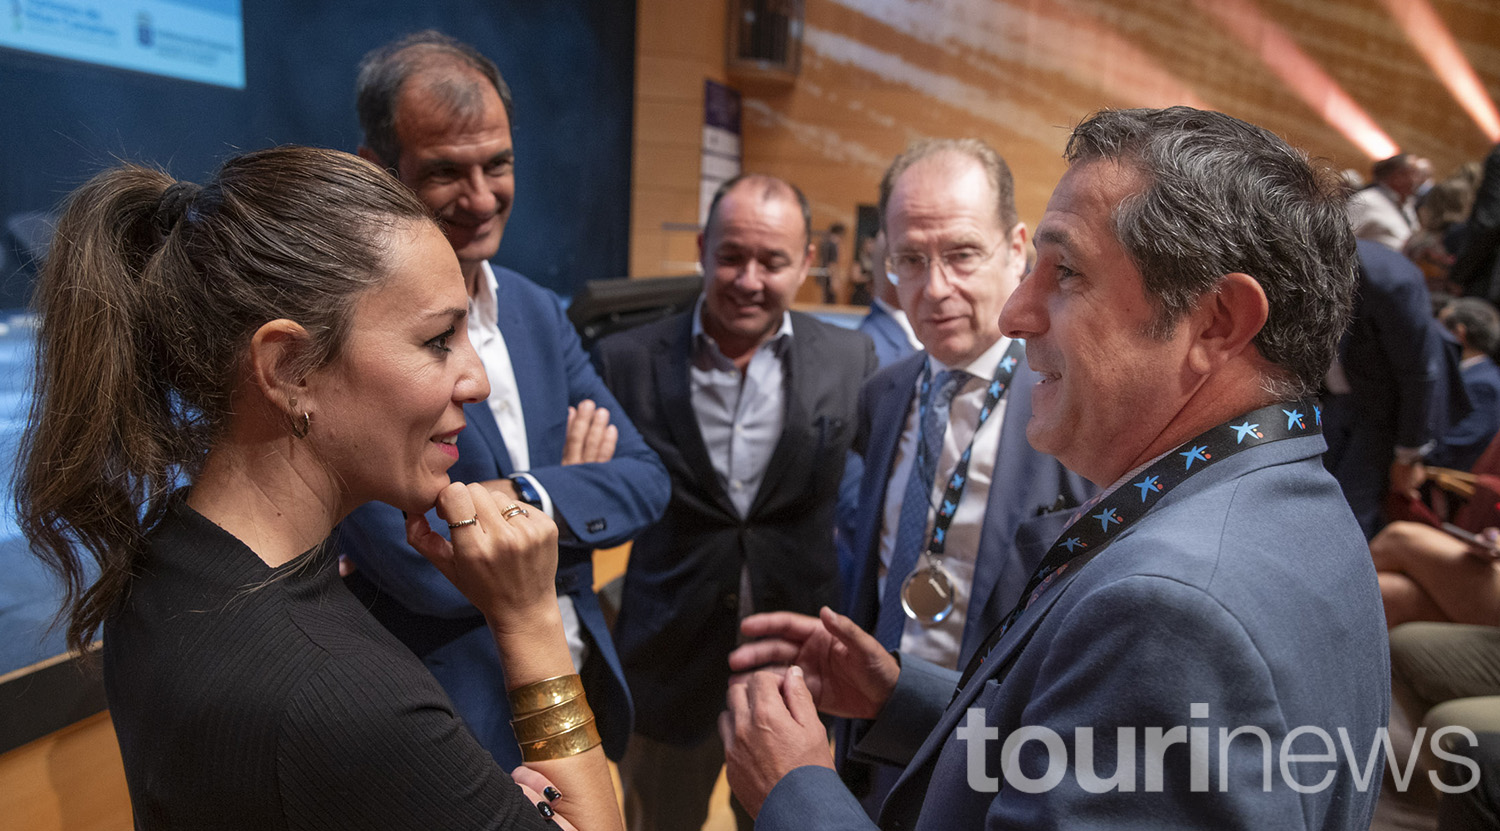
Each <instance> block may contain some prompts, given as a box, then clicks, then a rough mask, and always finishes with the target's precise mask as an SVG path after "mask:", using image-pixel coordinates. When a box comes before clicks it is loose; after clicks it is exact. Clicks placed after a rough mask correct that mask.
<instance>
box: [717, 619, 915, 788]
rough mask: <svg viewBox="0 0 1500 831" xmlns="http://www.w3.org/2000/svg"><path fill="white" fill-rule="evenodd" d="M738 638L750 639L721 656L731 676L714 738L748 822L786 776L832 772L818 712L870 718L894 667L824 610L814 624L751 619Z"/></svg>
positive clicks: (866, 637) (891, 683)
mask: <svg viewBox="0 0 1500 831" xmlns="http://www.w3.org/2000/svg"><path fill="white" fill-rule="evenodd" d="M740 631H741V632H742V633H743V634H744V635H745V637H747V638H751V639H753V640H752V642H751V643H747V644H745V645H744V646H741V647H739V648H738V649H736V650H734V652H732V653H730V655H729V668H730V669H731V670H733V671H734V672H735V673H736V674H735V675H733V676H732V677H731V678H730V679H729V695H728V709H727V710H726V711H725V712H724V713H722V714H721V715H720V716H719V735H720V737H721V738H722V739H723V741H724V757H725V760H726V763H727V765H728V777H729V786H730V788H731V789H732V790H733V791H734V794H735V796H736V797H738V798H739V800H740V803H741V804H742V805H744V807H745V809H746V810H747V811H748V812H749V813H750V815H751V816H756V815H758V814H759V813H760V807H761V804H762V803H763V802H765V799H766V796H767V795H768V794H769V793H770V792H771V789H772V788H774V787H775V786H776V783H777V782H779V781H781V778H782V777H784V776H786V775H787V774H788V773H790V772H791V771H792V770H794V769H796V768H799V767H802V766H804V765H818V766H821V767H826V768H832V767H833V757H832V754H830V753H829V751H828V736H827V733H826V732H825V730H824V727H823V723H822V722H821V721H819V720H818V713H819V712H823V713H826V714H828V715H832V716H841V717H844V718H859V719H873V718H875V717H876V716H877V715H879V714H880V710H881V708H883V707H884V706H885V702H886V701H888V700H890V697H891V692H892V690H894V689H895V687H896V679H897V677H898V676H899V675H900V674H901V667H900V665H899V664H898V663H897V662H896V659H895V658H894V657H893V656H892V655H891V654H890V653H889V652H886V650H885V649H884V647H882V646H881V645H880V642H879V641H877V640H875V638H874V637H872V636H871V635H870V634H869V633H867V632H865V631H864V630H863V629H860V628H859V627H858V626H856V625H855V624H854V621H852V620H850V619H849V618H847V617H844V616H843V615H840V614H838V613H836V612H834V611H833V610H832V609H829V608H827V607H824V608H823V609H822V610H821V612H820V613H819V616H818V617H810V616H808V615H799V614H795V613H792V612H770V613H767V614H759V615H751V616H750V617H747V618H745V619H744V620H743V621H741V623H740ZM757 670H759V671H757Z"/></svg>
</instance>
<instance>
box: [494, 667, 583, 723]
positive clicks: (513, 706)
mask: <svg viewBox="0 0 1500 831" xmlns="http://www.w3.org/2000/svg"><path fill="white" fill-rule="evenodd" d="M582 695H583V679H581V678H579V677H578V675H577V674H573V675H559V676H556V677H554V678H546V679H543V680H541V681H537V682H536V683H533V684H527V685H526V686H524V687H517V688H515V689H513V690H511V691H510V693H509V698H510V712H511V714H512V715H514V716H516V717H517V718H519V717H521V716H529V715H531V714H532V713H535V712H537V711H539V710H545V709H547V708H548V707H556V706H557V705H559V704H562V703H563V702H565V701H572V700H573V699H575V698H578V697H580V696H582Z"/></svg>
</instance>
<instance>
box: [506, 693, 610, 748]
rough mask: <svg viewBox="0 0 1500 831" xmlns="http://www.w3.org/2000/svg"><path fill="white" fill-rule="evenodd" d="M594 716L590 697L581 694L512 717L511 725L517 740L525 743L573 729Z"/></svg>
mask: <svg viewBox="0 0 1500 831" xmlns="http://www.w3.org/2000/svg"><path fill="white" fill-rule="evenodd" d="M593 717H594V711H593V710H592V709H590V708H589V702H588V699H587V698H584V697H582V696H580V697H578V698H575V699H573V700H571V701H564V702H563V703H561V704H559V705H557V706H556V707H548V708H547V709H545V710H542V711H541V712H538V713H532V714H531V715H528V716H522V717H521V718H514V719H511V720H510V726H511V729H512V730H514V731H515V732H516V741H518V742H521V743H522V744H524V743H526V742H534V741H538V740H540V739H545V738H548V737H550V736H556V735H557V734H559V733H563V732H565V731H568V730H572V729H573V728H575V727H577V726H578V725H580V724H583V723H584V722H585V721H588V720H590V719H592V718H593Z"/></svg>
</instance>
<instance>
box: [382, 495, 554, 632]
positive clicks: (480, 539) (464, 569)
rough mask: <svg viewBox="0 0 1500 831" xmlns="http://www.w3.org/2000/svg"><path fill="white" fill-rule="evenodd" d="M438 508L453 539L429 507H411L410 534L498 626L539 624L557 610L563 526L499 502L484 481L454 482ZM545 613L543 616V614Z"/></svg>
mask: <svg viewBox="0 0 1500 831" xmlns="http://www.w3.org/2000/svg"><path fill="white" fill-rule="evenodd" d="M437 514H438V516H439V517H440V518H441V519H443V520H444V521H446V522H447V523H448V527H449V529H450V531H449V535H450V536H451V537H452V541H451V542H450V541H449V540H448V539H445V538H444V537H443V536H442V535H441V534H439V533H437V532H436V531H434V530H432V528H431V527H430V526H429V525H428V524H427V518H426V516H425V515H423V514H407V517H406V539H407V542H409V543H411V546H412V547H413V548H415V549H416V550H417V551H418V552H419V553H420V554H421V555H422V556H424V557H426V558H427V559H428V560H430V561H431V562H432V564H433V565H435V566H437V567H438V570H439V571H441V572H442V573H443V576H444V577H446V578H448V580H449V582H451V583H453V585H454V586H456V587H458V590H459V591H461V592H463V594H464V596H465V597H467V598H468V599H469V602H470V603H473V604H474V607H475V608H477V609H479V610H480V611H481V612H482V613H483V614H484V616H485V618H486V619H487V620H488V621H489V623H490V626H491V627H492V628H495V627H498V628H501V629H510V628H515V627H525V626H529V625H533V624H534V623H535V622H537V621H538V620H539V619H542V620H544V619H546V617H547V612H548V610H550V611H551V612H553V613H556V612H557V590H556V588H555V580H556V577H557V526H556V525H554V524H553V522H552V519H551V517H549V516H547V515H546V514H544V513H542V512H541V511H539V510H535V509H530V508H526V507H525V506H517V505H512V504H506V505H500V504H498V503H497V502H496V501H495V498H494V497H493V496H492V495H491V494H490V492H489V491H488V490H487V489H486V488H485V487H484V486H483V485H480V484H470V485H462V484H458V483H454V484H450V485H448V486H447V487H446V488H444V489H443V490H442V492H440V493H439V494H438V498H437ZM538 616H540V618H539V617H538Z"/></svg>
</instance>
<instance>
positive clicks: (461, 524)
mask: <svg viewBox="0 0 1500 831" xmlns="http://www.w3.org/2000/svg"><path fill="white" fill-rule="evenodd" d="M478 524H479V515H478V514H475V515H474V516H473V517H471V518H469V519H461V520H459V521H458V522H450V523H448V527H449V528H465V527H468V526H470V525H478Z"/></svg>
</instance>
